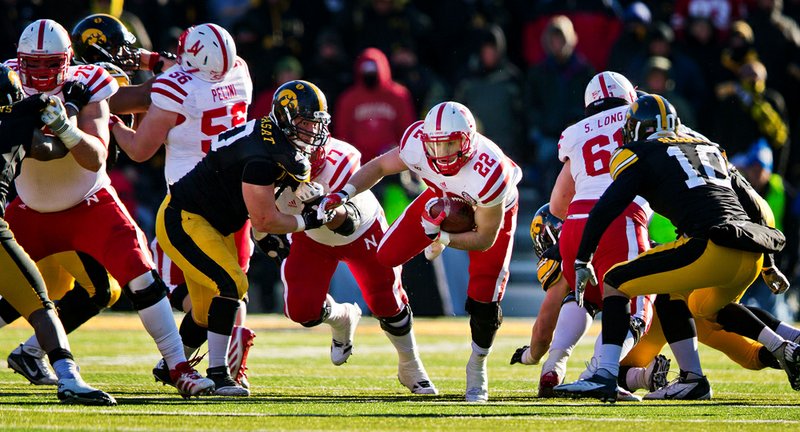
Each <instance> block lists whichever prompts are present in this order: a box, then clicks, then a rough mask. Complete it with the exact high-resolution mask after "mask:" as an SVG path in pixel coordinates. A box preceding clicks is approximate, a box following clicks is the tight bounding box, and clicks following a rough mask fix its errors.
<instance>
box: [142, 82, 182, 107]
mask: <svg viewBox="0 0 800 432" xmlns="http://www.w3.org/2000/svg"><path fill="white" fill-rule="evenodd" d="M150 91H151V92H153V93H158V94H160V95H162V96H166V97H168V98H170V99H172V100H174V101H175V102H177V103H178V104H183V99H181V98H179V97H178V96H175V95H174V94H172V93H170V92H169V91H168V90H164V89H162V88H160V87H156V86H155V85H154V86H153V88H152V90H150Z"/></svg>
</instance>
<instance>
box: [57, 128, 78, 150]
mask: <svg viewBox="0 0 800 432" xmlns="http://www.w3.org/2000/svg"><path fill="white" fill-rule="evenodd" d="M67 124H68V126H67V127H66V128H65V130H64V131H62V132H56V135H58V138H60V139H61V142H62V143H64V146H65V147H67V150H72V148H73V147H75V146H76V145H78V143H80V142H81V140H82V139H83V136H82V134H81V130H80V129H78V128H77V127H75V126H74V125H73V124H72V123H69V122H68V123H67Z"/></svg>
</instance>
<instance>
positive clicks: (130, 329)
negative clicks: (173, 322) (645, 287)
mask: <svg viewBox="0 0 800 432" xmlns="http://www.w3.org/2000/svg"><path fill="white" fill-rule="evenodd" d="M249 325H250V327H252V328H254V329H255V330H256V332H257V334H258V337H257V338H256V340H255V346H254V347H253V350H252V351H251V352H250V358H249V361H248V364H249V367H250V373H249V376H250V382H251V385H252V390H253V395H252V396H251V397H250V398H244V399H233V398H219V397H204V398H200V399H192V400H190V401H184V400H183V399H181V398H180V397H179V396H178V395H177V393H176V391H175V389H173V388H171V387H165V386H161V385H156V384H155V383H154V382H153V378H152V376H151V374H150V369H151V368H152V366H153V364H154V363H155V362H156V361H157V360H158V355H157V354H156V350H155V345H154V344H153V342H152V341H151V340H150V339H149V337H148V336H147V334H146V333H145V331H144V330H143V328H142V327H141V324H140V323H139V321H138V318H137V317H136V316H135V315H129V314H104V315H103V316H101V317H99V318H96V319H95V320H94V321H93V322H92V323H91V324H90V325H88V326H86V328H82V329H80V330H78V331H77V332H76V333H74V334H73V335H71V337H70V340H71V344H72V348H73V351H74V353H75V355H76V358H77V360H78V362H79V364H80V365H81V367H82V372H83V375H84V377H85V378H86V379H87V381H89V382H90V383H92V384H94V385H96V386H98V387H100V388H102V389H104V390H106V391H108V392H109V393H111V394H113V395H114V396H115V397H116V399H117V401H118V402H119V405H118V406H116V407H111V408H95V407H81V406H71V405H62V404H60V403H59V402H58V400H57V398H56V395H55V389H54V388H48V387H38V386H32V385H29V384H27V381H25V380H24V379H23V378H22V377H21V376H19V375H16V374H13V373H12V372H11V370H10V369H7V368H6V363H5V357H6V355H7V353H8V352H9V351H10V350H11V349H13V348H14V346H16V344H18V343H19V342H20V341H22V340H23V339H24V338H26V337H27V336H28V335H29V333H30V328H29V327H28V326H27V324H15V325H14V326H11V327H9V328H5V329H3V330H2V331H0V353H2V355H0V359H1V360H0V366H2V369H0V431H17V430H59V431H60V430H92V431H99V430H122V431H157V430H158V431H201V430H203V431H205V430H208V431H236V432H238V431H250V430H370V431H374V430H392V431H416V430H462V431H466V430H469V431H483V430H486V431H508V432H512V431H513V432H518V431H527V430H558V431H567V430H583V431H586V430H592V431H604V430H621V429H628V430H644V428H648V430H650V429H651V428H652V426H651V425H652V424H653V423H657V424H658V425H659V427H661V428H663V427H667V428H669V430H687V429H691V430H692V431H715V432H718V431H725V430H748V431H749V430H783V431H788V430H800V393H797V392H794V391H792V389H791V387H790V386H789V384H788V382H787V381H786V378H785V375H784V373H783V372H782V371H775V370H765V371H760V372H752V371H745V370H742V369H740V368H739V367H738V366H737V365H735V364H734V363H732V362H731V361H729V360H728V359H727V358H726V357H724V356H723V355H721V354H719V353H717V352H716V351H712V350H710V349H703V350H702V351H701V356H702V359H703V363H704V367H705V371H706V374H707V375H708V376H709V378H710V380H711V382H712V386H713V389H714V392H715V394H714V400H712V401H707V402H686V403H681V402H659V403H653V402H642V403H618V404H616V405H604V404H601V403H599V402H595V401H593V400H585V401H580V400H578V401H573V400H558V399H536V398H535V397H534V396H535V394H536V382H537V377H538V373H539V367H538V366H520V365H514V366H510V365H509V364H508V360H509V358H510V357H511V354H512V353H513V351H514V349H515V348H516V347H517V346H520V345H523V344H525V343H527V340H528V338H529V332H530V322H528V321H527V320H522V319H507V320H506V322H505V323H504V325H503V328H501V330H500V333H499V335H498V338H497V342H496V344H495V348H494V351H493V353H492V356H491V357H490V364H489V373H490V402H489V403H488V404H468V403H466V402H464V401H463V392H464V386H465V377H464V366H465V364H466V360H467V358H468V355H469V337H468V334H469V324H468V321H467V319H466V318H441V319H418V320H417V321H416V325H415V328H416V332H417V339H418V342H419V344H420V347H421V351H422V356H423V360H424V362H425V365H426V367H427V370H428V373H429V375H430V376H431V379H432V380H433V381H434V382H435V384H436V386H437V387H438V388H439V391H440V393H441V394H440V395H439V396H435V397H419V396H415V395H411V394H410V393H409V392H408V391H407V390H406V388H405V387H403V386H401V385H400V383H399V382H398V381H397V379H396V376H395V375H396V355H395V353H394V349H393V348H392V346H391V344H390V343H389V342H388V340H387V339H386V338H385V336H384V335H383V333H382V332H381V330H380V327H379V326H378V324H377V321H375V320H374V319H371V318H364V319H363V320H362V322H361V324H360V325H359V328H358V332H357V334H356V344H355V349H354V355H353V356H352V357H351V358H350V360H349V361H348V363H347V364H345V365H343V366H340V367H336V366H333V365H332V364H331V363H330V360H329V357H328V344H329V343H330V333H329V330H328V328H327V327H326V326H320V327H319V328H314V329H310V330H309V329H304V328H302V327H300V326H299V325H295V324H293V323H290V322H289V321H288V320H286V319H285V318H283V317H279V316H270V315H262V316H251V317H250V318H249ZM593 330H594V331H593V333H595V334H596V332H597V330H598V329H597V328H594V329H593ZM590 352H591V341H589V340H587V341H585V342H584V343H583V344H581V345H580V346H579V347H578V349H577V350H576V353H575V355H573V360H572V361H571V362H570V374H569V376H568V379H572V378H575V377H576V376H577V374H578V373H579V372H580V370H581V369H582V366H583V363H582V361H583V360H585V359H587V358H588V357H589V356H590ZM667 355H669V353H667ZM675 367H676V366H673V368H675ZM204 369H205V365H204V364H203V365H202V368H201V369H200V370H201V371H204Z"/></svg>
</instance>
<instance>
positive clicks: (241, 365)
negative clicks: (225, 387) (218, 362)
mask: <svg viewBox="0 0 800 432" xmlns="http://www.w3.org/2000/svg"><path fill="white" fill-rule="evenodd" d="M255 338H256V334H255V332H253V331H252V330H250V329H249V328H247V327H242V326H234V327H233V331H232V332H231V342H230V344H229V345H228V373H229V374H230V375H231V378H233V380H234V381H236V383H237V384H239V385H241V386H242V387H244V388H246V389H249V388H250V381H248V379H247V354H249V353H250V347H252V346H253V339H255Z"/></svg>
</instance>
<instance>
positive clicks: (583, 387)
mask: <svg viewBox="0 0 800 432" xmlns="http://www.w3.org/2000/svg"><path fill="white" fill-rule="evenodd" d="M604 372H605V370H602V371H600V370H598V372H597V373H595V374H594V375H592V376H591V377H589V378H587V379H582V380H578V381H575V382H573V383H569V384H561V385H557V386H555V387H553V392H555V394H556V396H559V397H571V398H597V399H600V400H601V401H603V402H616V401H617V396H618V392H617V378H616V377H614V376H610V377H607V376H606V375H610V374H607V373H604Z"/></svg>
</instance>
